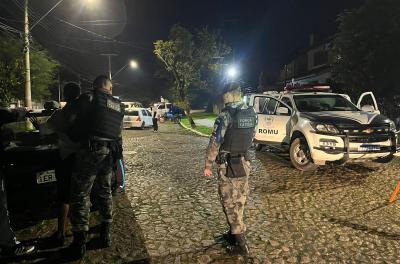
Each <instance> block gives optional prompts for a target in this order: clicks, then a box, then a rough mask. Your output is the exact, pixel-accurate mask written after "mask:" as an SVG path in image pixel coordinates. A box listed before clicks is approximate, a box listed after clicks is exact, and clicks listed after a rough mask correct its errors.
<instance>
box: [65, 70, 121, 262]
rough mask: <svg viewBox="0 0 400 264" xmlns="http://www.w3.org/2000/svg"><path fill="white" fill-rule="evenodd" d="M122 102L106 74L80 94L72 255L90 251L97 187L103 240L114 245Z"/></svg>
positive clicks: (75, 135)
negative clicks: (92, 196)
mask: <svg viewBox="0 0 400 264" xmlns="http://www.w3.org/2000/svg"><path fill="white" fill-rule="evenodd" d="M123 109H124V108H123V105H122V102H121V101H120V100H118V99H116V98H114V97H113V96H112V83H111V80H110V79H109V78H107V77H106V76H99V77H97V78H96V79H95V80H94V82H93V91H90V92H88V93H84V94H82V95H81V96H80V97H79V98H78V107H77V113H76V115H77V116H76V121H75V123H74V125H73V126H71V128H70V130H69V136H70V138H71V139H73V140H75V141H79V142H80V149H79V151H78V152H77V154H76V164H75V169H74V172H73V175H72V182H71V216H70V218H71V224H72V231H73V235H74V239H73V242H72V244H71V245H70V246H69V248H68V249H67V252H68V255H69V257H72V258H82V257H83V256H84V255H85V253H86V238H87V232H88V230H89V212H90V193H91V190H92V186H93V188H94V189H95V192H94V193H95V194H96V205H97V206H98V208H99V212H100V216H101V232H100V240H101V243H102V246H103V247H109V246H110V245H111V233H110V231H111V222H112V195H111V177H112V166H113V161H114V159H115V158H116V157H115V154H116V153H122V151H121V149H120V148H121V147H120V144H121V127H122V120H123V115H124V114H123V111H124V110H123Z"/></svg>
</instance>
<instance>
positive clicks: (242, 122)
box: [238, 117, 256, 128]
mask: <svg viewBox="0 0 400 264" xmlns="http://www.w3.org/2000/svg"><path fill="white" fill-rule="evenodd" d="M255 126H256V120H255V118H254V117H240V118H239V120H238V128H252V127H255Z"/></svg>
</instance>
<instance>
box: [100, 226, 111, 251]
mask: <svg viewBox="0 0 400 264" xmlns="http://www.w3.org/2000/svg"><path fill="white" fill-rule="evenodd" d="M100 240H101V245H102V247H104V248H108V247H110V246H111V223H107V222H104V223H102V224H101V230H100Z"/></svg>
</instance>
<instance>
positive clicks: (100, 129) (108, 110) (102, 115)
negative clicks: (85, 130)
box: [89, 91, 124, 139]
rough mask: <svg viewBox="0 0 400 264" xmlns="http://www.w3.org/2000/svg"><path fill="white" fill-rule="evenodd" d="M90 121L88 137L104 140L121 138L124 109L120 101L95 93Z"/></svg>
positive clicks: (107, 95) (108, 95)
mask: <svg viewBox="0 0 400 264" xmlns="http://www.w3.org/2000/svg"><path fill="white" fill-rule="evenodd" d="M92 103H93V105H92V117H93V118H92V120H91V123H92V124H91V126H90V128H89V135H90V136H95V137H101V138H106V139H118V138H119V137H120V136H121V127H122V119H123V118H124V109H123V108H122V103H121V101H120V100H118V99H116V98H114V97H113V96H112V95H110V94H106V93H103V92H99V91H95V92H94V93H93V101H92Z"/></svg>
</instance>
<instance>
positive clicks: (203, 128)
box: [181, 117, 213, 135]
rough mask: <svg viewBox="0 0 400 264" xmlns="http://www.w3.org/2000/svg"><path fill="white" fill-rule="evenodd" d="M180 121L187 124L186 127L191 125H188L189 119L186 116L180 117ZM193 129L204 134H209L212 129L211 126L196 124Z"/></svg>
mask: <svg viewBox="0 0 400 264" xmlns="http://www.w3.org/2000/svg"><path fill="white" fill-rule="evenodd" d="M181 122H182V124H183V125H185V126H187V127H191V126H190V123H189V120H188V119H187V118H186V117H185V118H182V120H181ZM195 122H196V121H195ZM194 130H196V131H198V132H200V133H203V134H206V135H211V133H212V131H213V129H212V128H211V127H206V126H200V125H197V126H196V127H195V128H194Z"/></svg>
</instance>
